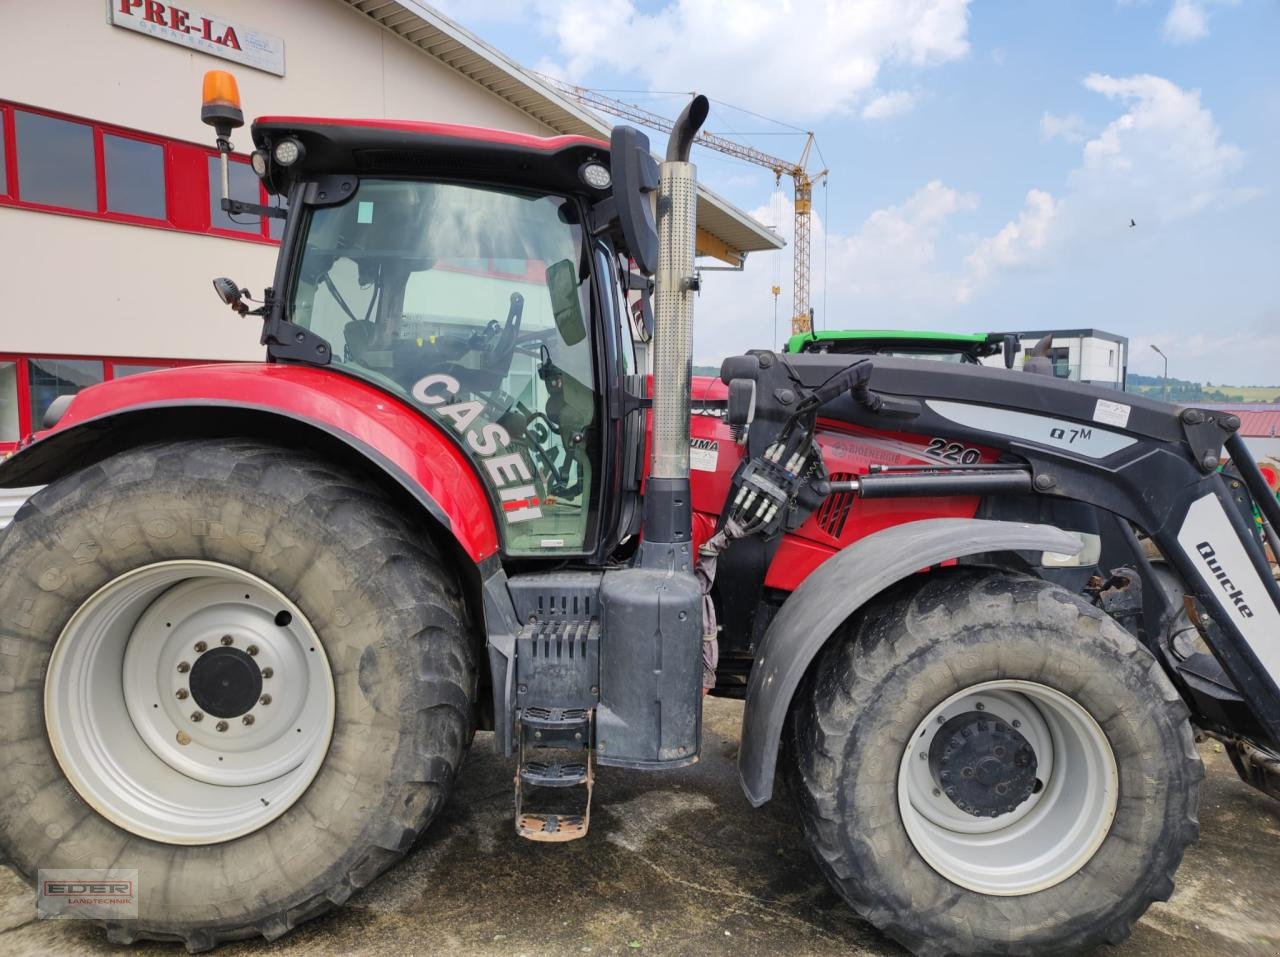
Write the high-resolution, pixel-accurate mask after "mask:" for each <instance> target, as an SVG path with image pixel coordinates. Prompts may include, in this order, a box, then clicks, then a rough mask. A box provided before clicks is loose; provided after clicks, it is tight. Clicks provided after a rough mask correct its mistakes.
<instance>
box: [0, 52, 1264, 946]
mask: <svg viewBox="0 0 1280 957" xmlns="http://www.w3.org/2000/svg"><path fill="white" fill-rule="evenodd" d="M706 111H707V103H706V100H705V99H703V98H701V97H698V98H695V99H694V100H693V101H692V102H691V103H690V105H689V107H688V108H687V109H686V110H685V112H684V114H683V115H682V117H681V120H680V121H679V124H678V127H677V130H676V132H675V134H674V135H673V137H672V139H671V141H670V144H669V147H668V151H667V158H666V162H664V163H662V164H661V165H659V164H658V163H656V162H655V161H654V160H653V159H652V157H651V154H650V151H649V146H648V142H647V141H646V139H645V137H644V136H643V135H641V134H640V133H639V132H637V131H636V130H634V129H630V128H627V127H619V128H617V129H615V130H614V132H613V134H612V138H611V141H610V142H608V143H605V142H602V141H597V140H594V139H588V138H582V137H572V136H562V137H555V138H550V139H542V138H537V137H532V136H525V135H518V134H511V133H501V132H493V131H486V130H477V129H471V128H464V127H452V126H441V125H433V124H425V123H412V122H393V121H386V120H368V121H359V120H335V119H303V118H296V117H267V118H263V119H259V120H258V121H257V122H255V123H254V124H253V127H252V136H253V143H254V146H255V151H254V153H253V156H252V161H253V167H254V169H255V171H256V172H257V174H258V175H259V176H260V177H261V179H262V181H263V182H264V183H265V185H266V187H267V190H268V192H269V193H270V194H271V195H273V196H275V197H278V198H279V203H278V205H273V206H270V207H263V206H259V205H256V204H250V203H243V202H238V201H236V200H233V199H230V198H224V200H223V207H224V209H227V210H228V211H230V212H231V213H233V214H235V215H245V216H278V217H281V218H283V220H284V228H283V239H282V241H281V244H280V252H279V259H278V265H277V268H276V273H275V276H274V281H273V283H272V286H271V288H269V289H268V290H267V291H266V293H265V295H264V296H263V297H262V300H261V304H260V305H257V306H256V307H255V308H251V303H250V302H248V301H246V300H248V293H247V291H246V290H242V289H240V288H238V286H237V284H236V283H234V282H232V281H230V280H217V281H216V282H215V288H216V290H217V292H218V294H219V295H220V296H221V297H222V298H223V299H224V301H226V302H227V303H228V304H229V305H231V306H232V307H233V308H234V309H236V311H237V312H239V313H241V314H242V315H244V314H251V315H253V316H255V317H260V318H261V320H262V323H263V332H262V341H263V344H264V345H265V346H266V350H267V354H268V357H269V358H268V360H267V361H266V362H264V363H254V364H229V365H218V366H208V367H195V368H184V369H179V370H171V371H166V372H158V373H153V374H148V375H141V376H136V377H132V378H128V379H123V380H118V381H114V382H110V383H107V384H105V385H100V386H96V387H93V388H90V389H86V390H85V391H83V392H81V393H80V394H79V396H77V397H76V398H75V399H74V400H73V401H70V402H69V403H67V402H60V403H58V404H56V405H55V407H54V408H52V409H51V410H50V414H49V417H48V419H47V421H46V422H45V426H46V428H45V430H44V431H43V432H41V433H39V434H37V436H36V437H35V439H34V440H33V441H31V442H30V443H29V444H28V445H27V447H25V448H24V449H22V450H21V451H19V452H18V453H17V454H15V455H14V456H13V457H12V458H11V459H9V460H8V461H6V462H4V463H3V464H0V486H29V485H45V486H47V487H46V488H44V490H43V491H41V492H39V493H38V494H37V495H35V496H34V497H33V498H32V499H31V500H30V501H29V502H28V503H27V504H26V505H25V506H24V507H23V509H22V510H21V511H20V512H19V514H18V515H17V517H16V519H15V521H14V522H13V524H12V525H11V526H10V527H9V528H8V529H7V530H6V531H5V532H4V533H3V535H2V536H0V855H2V856H3V857H4V858H5V859H7V861H8V862H9V863H11V865H12V866H14V867H16V869H17V870H18V871H19V872H20V873H22V874H23V875H25V876H27V877H28V878H30V879H31V880H32V881H33V882H34V881H36V880H37V876H38V874H39V873H40V872H41V871H47V870H48V869H90V872H91V873H101V874H114V873H118V872H120V871H121V870H128V871H130V872H136V876H137V889H138V900H137V906H138V913H137V916H136V918H134V917H129V918H127V919H125V918H120V917H112V916H105V917H101V918H100V919H101V922H102V924H103V925H104V926H105V929H106V932H107V935H108V937H109V938H110V939H111V940H114V941H120V942H130V941H134V940H138V939H147V938H155V939H164V940H177V941H181V942H183V943H185V944H186V946H187V947H188V948H189V949H191V950H192V951H200V950H205V949H208V948H211V947H213V946H215V945H217V944H218V943H220V942H224V941H228V940H236V939H242V938H248V937H257V936H265V937H267V938H269V939H274V938H276V937H279V936H280V935H282V934H284V933H286V932H287V931H288V930H289V929H290V928H292V927H294V926H296V925H298V924H299V923H301V922H303V921H305V920H307V919H308V918H310V917H313V916H315V915H317V914H320V913H322V912H324V911H326V910H328V909H330V908H331V907H334V906H336V905H341V904H342V903H343V902H344V901H345V900H346V899H347V898H348V897H349V896H350V895H351V894H352V892H353V891H355V890H356V889H358V888H360V887H362V886H364V885H365V884H367V883H368V882H369V881H371V880H372V879H373V878H374V877H376V876H377V875H378V874H379V873H381V872H382V871H384V870H385V869H387V868H388V867H391V866H392V865H393V864H395V863H396V862H397V861H398V860H399V859H400V858H401V857H402V856H403V855H404V854H405V853H406V852H407V851H408V850H409V849H410V847H411V846H412V845H413V844H414V842H415V841H416V840H417V839H418V837H419V835H420V834H422V832H423V831H424V829H425V828H426V827H427V825H428V824H429V823H430V822H431V820H432V819H433V818H434V817H435V815H436V814H437V812H438V811H439V810H440V808H441V806H442V805H443V804H444V802H445V801H446V800H447V799H448V796H449V793H450V788H451V786H452V784H453V780H454V777H455V775H456V774H457V772H458V769H459V768H460V767H461V764H462V760H463V757H464V755H465V753H466V751H467V748H468V746H469V745H470V743H471V740H472V736H473V734H474V732H475V730H476V729H477V728H481V729H488V730H491V731H492V732H493V741H494V743H495V746H496V747H497V748H498V750H499V751H500V752H501V753H502V754H504V755H509V756H510V757H511V759H512V761H513V763H514V771H513V775H514V778H515V781H516V784H515V802H514V803H515V811H514V822H515V830H516V832H517V833H518V834H519V835H521V836H522V837H525V838H530V839H533V840H539V841H547V842H554V841H563V840H570V839H573V838H576V837H580V836H582V835H583V834H584V833H586V831H587V828H588V826H589V822H590V808H591V805H590V802H591V790H592V783H593V780H594V774H595V769H596V768H597V767H598V766H604V765H608V766H611V767H618V768H629V769H635V770H642V771H664V770H670V769H675V768H680V767H684V766H687V765H689V764H691V763H692V762H695V761H697V760H698V754H699V733H700V726H701V713H702V701H703V692H704V690H707V691H709V692H710V693H713V694H719V695H729V696H735V697H740V698H743V699H745V703H744V720H743V727H742V738H741V750H740V768H739V769H740V773H741V779H742V786H743V789H744V791H745V794H746V797H747V799H748V800H749V801H750V802H751V803H752V804H753V805H759V804H762V803H764V802H766V801H768V800H770V798H772V797H773V796H774V794H775V778H781V779H784V780H785V781H786V782H788V790H789V791H790V792H791V794H792V796H793V797H794V800H795V803H796V807H797V809H798V814H799V818H800V821H801V822H802V825H803V831H804V834H805V836H806V839H807V841H808V843H809V844H810V845H811V847H812V850H813V852H814V857H815V860H816V862H817V865H818V866H819V867H820V868H821V869H822V871H823V872H824V873H825V874H826V876H827V877H828V879H829V880H830V881H831V883H832V885H833V886H834V887H835V888H836V890H837V891H838V892H839V893H840V895H841V896H842V897H843V898H844V899H845V900H846V901H848V903H849V904H850V905H851V906H852V907H853V908H855V909H856V911H857V912H858V913H859V914H861V915H862V916H863V917H865V918H866V919H867V920H869V921H871V922H872V923H874V924H875V925H876V926H877V927H879V928H881V929H882V930H883V931H884V932H885V933H886V934H888V935H890V936H892V937H893V938H895V939H897V940H898V941H900V942H902V943H903V944H905V945H906V946H907V947H909V948H911V949H912V950H914V951H916V952H917V953H921V954H947V953H957V954H975V953H1001V954H1013V953H1031V952H1034V953H1063V952H1074V951H1079V950H1082V949H1085V948H1089V947H1092V946H1094V945H1096V944H1098V943H1102V942H1112V943H1114V942H1118V941H1120V940H1123V939H1124V938H1125V936H1126V935H1127V934H1128V933H1129V931H1130V929H1131V928H1132V926H1133V924H1134V922H1135V921H1136V920H1137V918H1138V917H1139V916H1140V915H1141V914H1142V913H1143V912H1144V910H1145V909H1146V908H1147V906H1148V905H1149V904H1150V903H1151V902H1152V901H1154V900H1162V899H1165V898H1167V897H1168V896H1169V894H1170V893H1171V891H1172V888H1173V875H1174V872H1175V870H1176V868H1177V866H1178V863H1179V861H1180V859H1181V857H1182V854H1183V851H1184V849H1185V848H1186V847H1187V845H1188V844H1189V843H1190V842H1191V841H1192V840H1193V839H1194V838H1195V835H1196V829H1197V818H1196V814H1197V798H1198V792H1199V784H1200V780H1201V777H1202V769H1201V764H1200V761H1199V759H1198V757H1197V753H1196V749H1195V745H1194V739H1195V736H1196V735H1197V733H1203V734H1207V735H1212V736H1214V737H1217V738H1219V739H1220V740H1221V741H1223V742H1224V743H1225V745H1226V746H1227V748H1228V752H1229V754H1230V755H1231V757H1232V760H1233V761H1234V762H1235V765H1236V767H1237V769H1238V770H1239V771H1240V773H1241V775H1242V776H1243V777H1244V778H1245V779H1246V780H1248V781H1249V782H1250V783H1252V784H1254V785H1256V786H1257V787H1259V788H1261V789H1263V790H1264V791H1267V792H1268V793H1271V794H1273V795H1275V794H1280V763H1278V762H1280V757H1277V752H1278V751H1280V684H1278V682H1280V588H1277V585H1276V582H1275V581H1274V580H1273V578H1272V574H1271V571H1270V568H1269V566H1268V561H1267V555H1266V549H1267V547H1270V548H1271V549H1272V551H1273V552H1275V551H1276V538H1275V532H1276V530H1277V529H1280V508H1278V507H1277V504H1276V501H1275V499H1274V498H1273V497H1272V495H1271V493H1270V491H1269V490H1268V489H1267V488H1266V485H1265V482H1264V481H1263V478H1262V476H1261V474H1260V472H1259V470H1258V468H1257V466H1256V464H1255V463H1254V462H1253V461H1252V459H1251V458H1250V455H1249V452H1248V450H1247V449H1246V448H1245V446H1244V445H1243V443H1242V441H1241V440H1240V438H1239V436H1238V435H1237V433H1236V429H1237V428H1238V422H1237V420H1236V419H1235V418H1234V417H1233V416H1231V415H1227V414H1222V413H1218V412H1213V411H1207V410H1200V409H1195V408H1183V407H1178V406H1174V405H1168V404H1163V403H1160V402H1155V401H1151V400H1148V399H1145V398H1141V397H1137V396H1131V395H1124V394H1121V393H1116V392H1114V391H1110V390H1104V389H1099V388H1093V387H1089V386H1082V385H1078V384H1073V383H1069V382H1064V381H1061V380H1057V379H1054V378H1052V377H1046V376H1037V375H1029V374H1026V373H1025V372H1014V371H1009V370H1005V369H991V368H984V367H980V366H976V365H972V364H958V363H957V364H952V363H940V362H929V361H921V360H913V359H901V358H886V357H884V356H879V355H877V356H872V357H861V356H849V355H837V354H824V353H811V354H784V355H777V354H774V353H772V352H769V351H755V352H751V353H748V354H747V355H744V356H738V357H733V358H730V359H728V360H726V361H725V363H724V366H723V368H722V372H721V378H720V379H719V380H706V379H698V380H693V381H691V378H690V354H691V333H692V326H691V322H692V311H693V303H694V298H695V295H696V291H697V286H698V278H697V273H696V272H695V268H694V209H695V205H694V202H695V193H696V183H695V171H694V167H693V166H692V165H691V164H690V163H689V150H690V145H691V141H692V139H693V136H694V134H695V132H696V130H697V128H698V127H699V125H700V123H701V121H702V120H703V118H704V117H705V115H706ZM203 115H204V118H205V119H206V121H207V122H209V123H210V125H212V126H213V127H214V128H215V130H216V133H217V139H218V142H219V147H220V149H221V150H222V153H223V156H224V161H225V157H226V155H227V154H228V153H229V152H230V151H231V143H230V136H231V132H232V130H233V129H235V128H236V127H238V126H240V125H241V124H242V122H243V120H242V117H241V113H240V108H239V102H238V96H237V94H236V92H235V89H234V81H233V80H232V79H231V77H230V76H229V75H227V74H221V73H214V74H210V75H209V77H207V78H206V84H205V101H204V107H203ZM224 193H225V187H224ZM286 209H287V212H286ZM629 301H635V305H636V308H635V309H634V310H633V309H632V307H631V305H629ZM638 345H639V346H642V347H643V349H644V350H645V351H646V352H649V353H650V355H651V363H652V374H651V376H650V375H646V374H645V372H644V370H645V369H646V368H648V363H647V362H646V364H645V365H644V366H641V365H637V361H636V357H635V350H636V348H637V346H638ZM1224 459H1225V460H1226V461H1227V464H1226V466H1225V468H1224V469H1221V470H1220V466H1221V464H1222V462H1223V460H1224ZM1255 507H1256V509H1257V510H1258V512H1259V513H1260V514H1261V516H1262V521H1261V522H1259V521H1257V519H1256V518H1255Z"/></svg>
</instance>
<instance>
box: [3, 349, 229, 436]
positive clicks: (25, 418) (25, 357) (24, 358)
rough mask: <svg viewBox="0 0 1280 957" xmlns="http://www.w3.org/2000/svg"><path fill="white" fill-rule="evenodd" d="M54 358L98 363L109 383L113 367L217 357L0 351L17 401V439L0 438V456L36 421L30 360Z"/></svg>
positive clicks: (175, 364) (178, 364)
mask: <svg viewBox="0 0 1280 957" xmlns="http://www.w3.org/2000/svg"><path fill="white" fill-rule="evenodd" d="M33 359H34V360H36V361H39V360H41V359H57V360H66V361H71V362H101V363H102V381H103V382H110V381H111V380H112V379H114V378H115V377H116V366H118V365H121V366H133V365H138V366H157V367H159V368H162V369H180V368H182V367H184V366H197V365H207V364H209V363H210V362H215V361H217V360H211V359H153V358H146V357H141V356H138V357H134V356H69V355H60V354H53V353H43V352H40V353H34V352H0V363H5V362H12V363H13V364H14V365H15V367H16V369H15V377H16V381H17V387H18V388H17V401H18V440H17V441H16V442H8V441H0V458H3V457H4V456H5V455H7V454H8V453H10V452H13V451H16V450H17V449H18V448H20V447H21V446H22V443H23V442H24V441H26V439H27V438H28V437H29V436H30V435H31V434H32V433H33V432H35V431H38V428H37V426H38V425H39V423H34V422H32V421H31V369H30V362H31V361H32V360H33Z"/></svg>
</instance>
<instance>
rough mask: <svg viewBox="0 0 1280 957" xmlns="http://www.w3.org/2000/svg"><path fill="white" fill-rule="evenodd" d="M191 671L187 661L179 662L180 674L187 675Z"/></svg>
mask: <svg viewBox="0 0 1280 957" xmlns="http://www.w3.org/2000/svg"><path fill="white" fill-rule="evenodd" d="M190 670H191V665H189V664H188V663H187V662H185V661H179V662H178V674H180V675H185V674H186V673H187V672H188V671H190Z"/></svg>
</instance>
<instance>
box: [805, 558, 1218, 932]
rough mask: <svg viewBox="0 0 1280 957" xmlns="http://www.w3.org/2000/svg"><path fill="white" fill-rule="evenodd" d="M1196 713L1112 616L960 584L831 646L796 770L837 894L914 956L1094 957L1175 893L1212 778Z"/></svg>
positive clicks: (937, 586) (967, 578)
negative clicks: (1086, 953)
mask: <svg viewBox="0 0 1280 957" xmlns="http://www.w3.org/2000/svg"><path fill="white" fill-rule="evenodd" d="M1187 718H1188V712H1187V709H1186V707H1185V706H1184V704H1183V702H1182V700H1181V699H1180V698H1179V696H1178V693H1177V692H1176V691H1175V690H1174V688H1173V686H1172V685H1171V684H1170V682H1169V680H1168V678H1167V677H1166V676H1165V674H1164V672H1163V671H1161V669H1160V667H1159V665H1158V664H1157V663H1156V661H1155V659H1154V658H1153V657H1152V656H1151V654H1150V653H1149V652H1148V651H1147V650H1146V649H1145V648H1144V647H1142V646H1141V645H1140V644H1139V643H1138V642H1137V641H1136V640H1135V639H1134V638H1133V636H1132V635H1130V634H1129V633H1128V632H1127V631H1125V630H1124V629H1122V628H1121V627H1120V626H1119V625H1118V624H1117V623H1116V622H1115V621H1113V620H1112V619H1110V618H1109V617H1107V616H1106V615H1104V614H1103V613H1102V612H1101V611H1099V610H1098V609H1096V608H1094V607H1092V606H1091V605H1089V604H1088V603H1086V602H1084V601H1083V600H1081V599H1079V598H1077V597H1075V596H1074V595H1072V594H1070V593H1068V592H1066V591H1064V590H1063V589H1061V588H1059V587H1057V586H1056V585H1052V584H1050V583H1048V582H1045V581H1042V580H1040V579H1036V578H1031V577H1027V576H1023V575H1017V574H1012V573H1002V572H993V571H991V570H983V571H976V570H954V571H943V572H939V573H935V574H931V575H928V576H927V577H925V578H923V579H919V578H918V579H915V580H913V581H911V582H908V583H905V584H904V585H901V586H898V587H897V588H896V589H892V590H890V591H889V592H888V593H886V595H884V596H882V597H881V598H880V599H878V600H877V603H876V605H875V606H874V607H871V608H869V609H867V610H866V611H864V612H863V613H861V614H860V615H858V616H855V617H854V618H853V619H851V620H850V621H849V622H848V623H847V624H846V625H845V626H844V628H843V630H842V631H841V632H840V633H838V634H837V635H836V636H835V637H834V638H833V640H832V642H831V643H830V645H829V646H828V648H827V649H826V650H825V651H824V653H823V655H822V656H821V657H820V658H819V660H818V661H817V662H815V666H814V669H813V670H812V671H811V673H810V675H809V676H808V678H807V679H806V682H805V684H804V685H803V686H802V690H801V692H800V693H799V694H798V695H797V699H796V703H795V705H794V707H793V710H792V714H791V718H790V722H789V725H788V731H787V740H786V744H787V752H788V755H789V758H788V761H787V763H786V765H785V767H786V768H787V773H788V776H789V783H790V785H791V787H790V790H791V793H792V795H793V798H794V799H795V801H796V804H797V807H798V809H799V814H800V818H801V822H802V825H803V830H804V833H805V836H806V839H807V842H808V844H809V845H810V849H811V850H812V852H813V854H814V857H815V858H816V860H817V862H818V864H819V866H820V867H821V869H822V870H823V871H824V872H825V874H826V876H827V878H828V879H829V880H830V882H831V883H832V885H833V886H834V887H835V889H836V890H837V891H838V892H839V894H840V895H841V896H842V897H843V898H844V899H845V900H846V901H847V902H848V903H849V904H850V905H851V906H852V907H853V909H854V910H855V911H856V912H857V913H858V914H859V915H860V916H861V917H863V918H864V919H866V920H868V921H870V922H871V923H872V924H874V925H875V926H876V927H878V928H880V930H882V931H883V932H884V933H886V934H888V935H889V936H890V937H892V938H894V939H895V940H897V941H898V942H899V943H901V944H903V945H904V946H905V947H907V948H909V949H910V950H912V951H913V952H914V953H916V954H922V955H943V954H1027V953H1035V954H1067V953H1076V952H1079V951H1081V950H1084V949H1087V948H1090V947H1093V946H1095V945H1098V944H1101V943H1104V942H1105V943H1110V944H1118V943H1120V942H1121V941H1122V940H1124V939H1125V938H1126V937H1127V936H1128V935H1129V933H1130V931H1131V930H1132V928H1133V925H1134V922H1135V921H1137V919H1138V918H1139V917H1140V916H1141V915H1142V914H1143V912H1144V911H1146V909H1147V907H1148V906H1149V905H1150V904H1151V903H1152V902H1153V901H1157V900H1167V899H1168V898H1169V895H1170V894H1171V893H1172V892H1173V879H1172V878H1173V874H1174V872H1175V871H1176V870H1177V868H1178V864H1179V862H1180V861H1181V859H1182V854H1183V851H1184V850H1185V849H1186V847H1187V845H1188V844H1190V843H1191V842H1192V841H1193V840H1194V839H1195V837H1196V835H1197V832H1198V822H1197V817H1196V813H1197V802H1198V798H1199V788H1200V781H1201V779H1202V778H1203V776H1204V772H1203V768H1202V766H1201V763H1200V759H1199V756H1198V755H1197V753H1196V749H1195V745H1194V742H1193V737H1192V731H1191V727H1190V724H1189V723H1188V720H1187Z"/></svg>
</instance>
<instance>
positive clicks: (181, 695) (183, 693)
mask: <svg viewBox="0 0 1280 957" xmlns="http://www.w3.org/2000/svg"><path fill="white" fill-rule="evenodd" d="M189 694H190V692H189V691H187V689H186V688H179V689H178V690H177V691H175V692H174V695H175V696H177V699H178V700H179V701H186V700H187V696H188V695H189Z"/></svg>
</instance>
